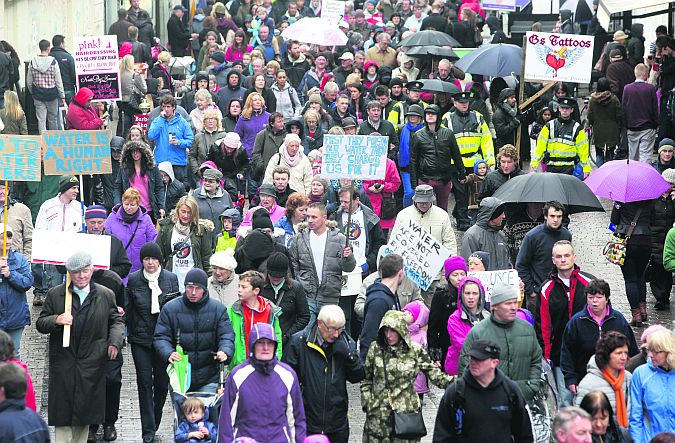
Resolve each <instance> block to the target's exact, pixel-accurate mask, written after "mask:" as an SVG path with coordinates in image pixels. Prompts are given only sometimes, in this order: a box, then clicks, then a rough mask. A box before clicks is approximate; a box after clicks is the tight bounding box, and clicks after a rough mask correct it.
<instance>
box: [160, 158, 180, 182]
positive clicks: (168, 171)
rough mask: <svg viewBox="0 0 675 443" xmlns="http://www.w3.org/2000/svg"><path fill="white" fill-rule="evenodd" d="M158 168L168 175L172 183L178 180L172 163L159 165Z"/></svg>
mask: <svg viewBox="0 0 675 443" xmlns="http://www.w3.org/2000/svg"><path fill="white" fill-rule="evenodd" d="M157 168H158V169H159V170H160V171H162V172H164V173H165V174H166V175H168V176H169V177H170V178H171V181H172V182H173V181H174V180H176V175H175V174H174V173H173V166H172V165H171V162H168V161H167V162H161V163H160V164H159V165H157Z"/></svg>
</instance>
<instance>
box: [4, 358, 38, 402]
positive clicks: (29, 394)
mask: <svg viewBox="0 0 675 443" xmlns="http://www.w3.org/2000/svg"><path fill="white" fill-rule="evenodd" d="M8 362H9V363H15V364H17V365H19V366H21V367H22V368H23V371H24V372H25V373H26V407H27V408H30V409H32V410H33V411H37V405H36V403H35V390H34V389H33V379H32V378H31V377H30V374H29V373H28V366H26V363H24V362H22V361H19V360H8Z"/></svg>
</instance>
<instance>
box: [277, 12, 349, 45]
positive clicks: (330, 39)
mask: <svg viewBox="0 0 675 443" xmlns="http://www.w3.org/2000/svg"><path fill="white" fill-rule="evenodd" d="M281 36H282V37H283V38H284V39H287V40H297V41H299V42H301V43H313V44H315V45H320V46H343V45H346V44H347V36H346V35H345V33H344V32H342V31H341V30H340V28H338V27H337V26H330V25H329V24H328V23H326V21H325V20H322V19H321V17H305V18H302V19H300V20H298V21H297V22H295V23H293V24H292V25H290V26H289V27H288V28H286V29H285V30H284V31H283V32H282V33H281Z"/></svg>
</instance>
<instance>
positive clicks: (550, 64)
mask: <svg viewBox="0 0 675 443" xmlns="http://www.w3.org/2000/svg"><path fill="white" fill-rule="evenodd" d="M526 39H527V44H526V45H525V79H526V80H527V81H537V82H539V81H561V82H570V83H590V82H591V69H592V68H593V42H594V37H593V36H592V35H590V36H588V35H574V34H549V33H546V32H528V33H527V35H526Z"/></svg>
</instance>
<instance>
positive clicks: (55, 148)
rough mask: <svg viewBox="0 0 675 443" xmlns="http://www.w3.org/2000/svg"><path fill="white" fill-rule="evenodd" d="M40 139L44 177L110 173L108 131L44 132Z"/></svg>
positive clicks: (110, 160) (110, 161)
mask: <svg viewBox="0 0 675 443" xmlns="http://www.w3.org/2000/svg"><path fill="white" fill-rule="evenodd" d="M42 137H43V138H44V141H45V145H46V146H45V151H44V158H43V162H44V168H45V175H64V174H73V175H78V174H109V173H111V172H112V159H111V158H110V134H109V133H108V132H107V131H44V132H43V133H42Z"/></svg>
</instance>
